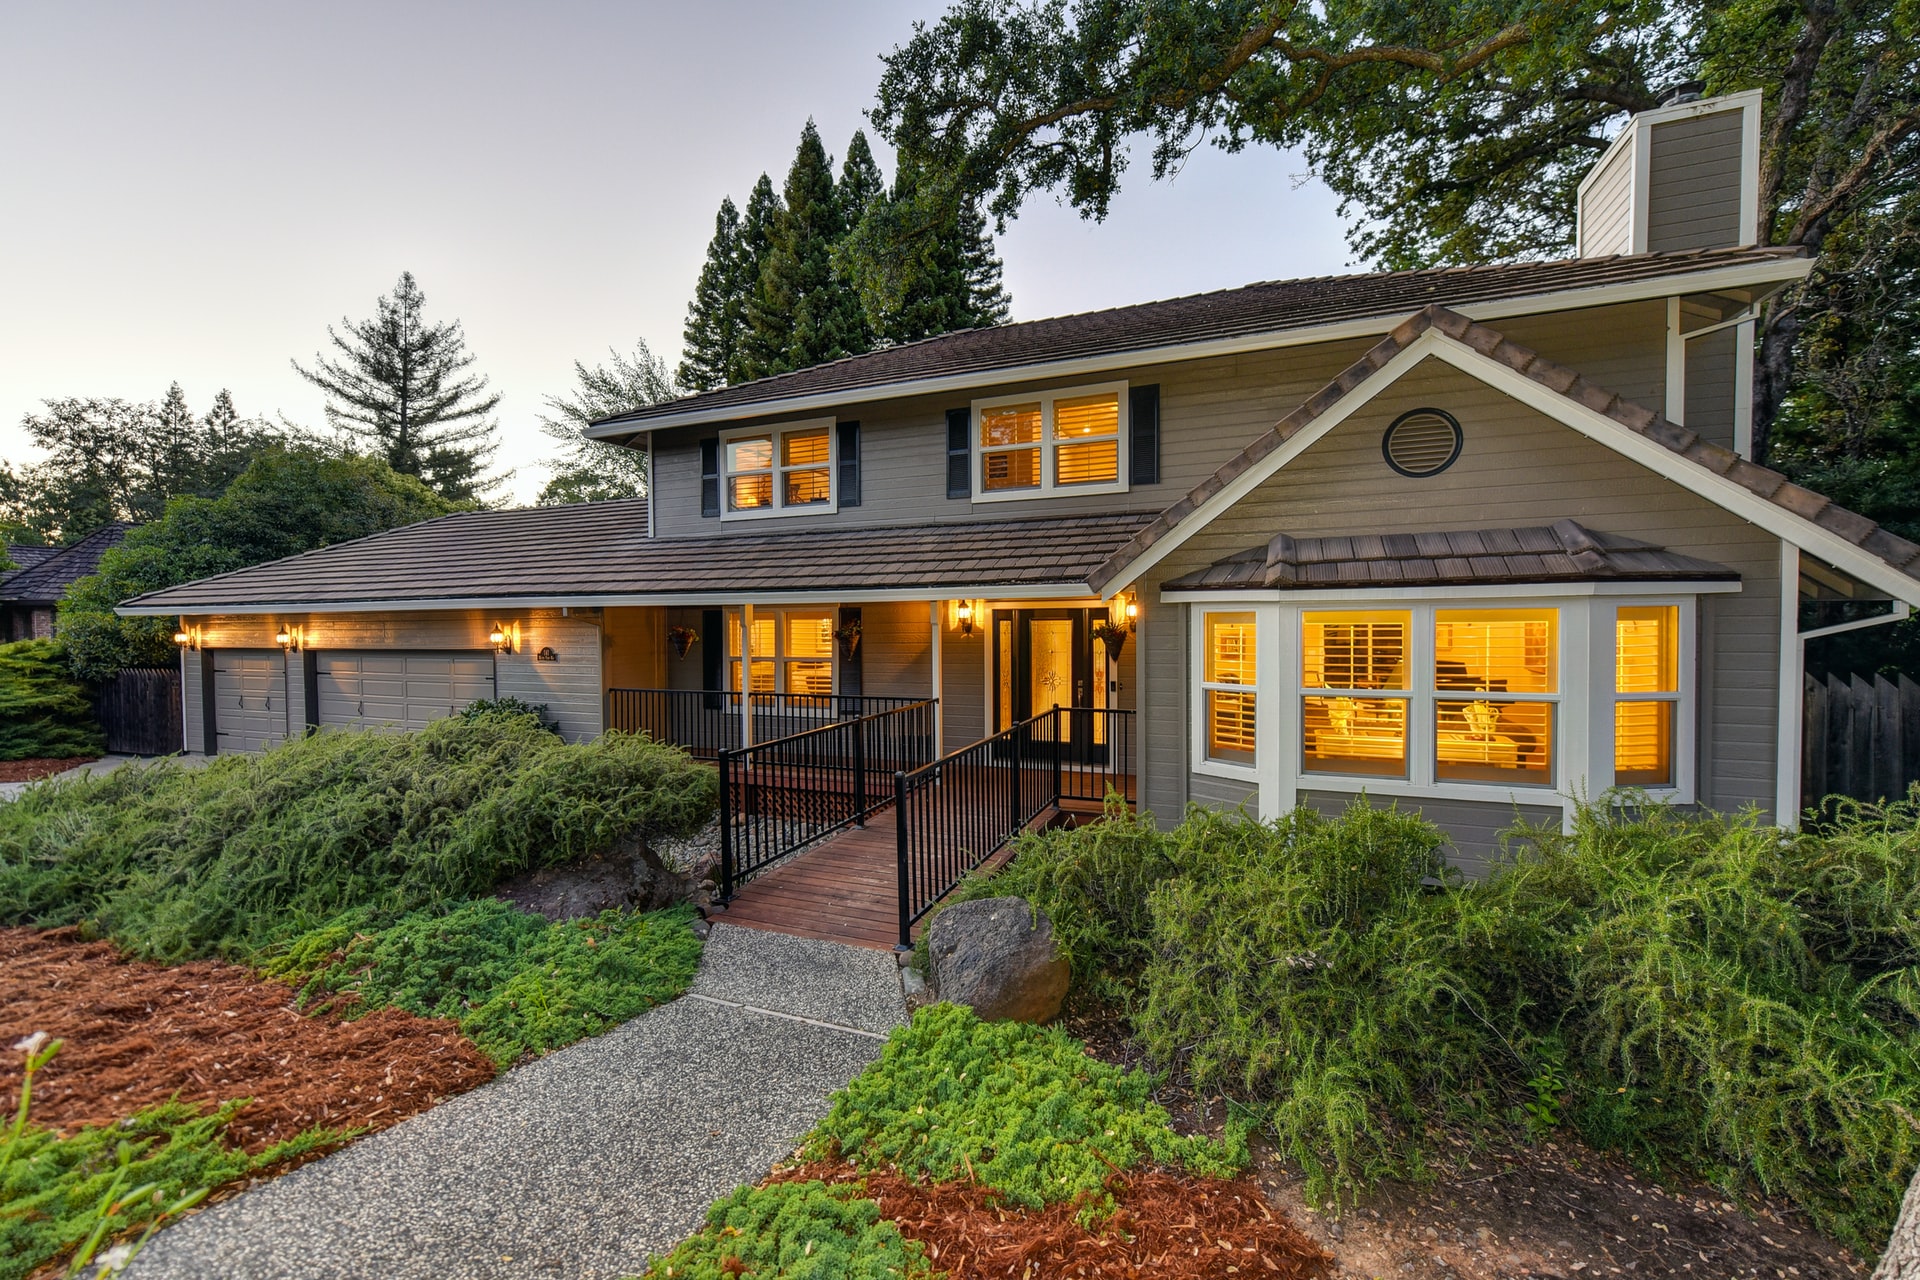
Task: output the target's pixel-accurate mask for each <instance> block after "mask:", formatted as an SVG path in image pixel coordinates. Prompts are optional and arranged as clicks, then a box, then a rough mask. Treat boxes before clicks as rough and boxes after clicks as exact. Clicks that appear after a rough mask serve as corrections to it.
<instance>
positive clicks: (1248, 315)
mask: <svg viewBox="0 0 1920 1280" xmlns="http://www.w3.org/2000/svg"><path fill="white" fill-rule="evenodd" d="M1799 256H1801V255H1800V251H1799V250H1797V249H1782V248H1767V249H1696V250H1688V251H1686V252H1681V253H1648V254H1638V255H1636V256H1633V257H1611V258H1570V259H1566V260H1563V261H1559V262H1520V263H1501V264H1492V265H1484V266H1472V267H1437V268H1431V269H1428V270H1424V271H1389V272H1376V273H1372V274H1365V275H1351V276H1320V277H1317V278H1314V279H1307V280H1276V281H1269V282H1267V283H1263V284H1250V285H1246V286H1244V287H1242V288H1238V289H1223V290H1219V291H1217V292H1214V293H1200V294H1193V295H1191V296H1189V297H1184V298H1171V299H1167V300H1164V301H1160V302H1145V303H1139V304H1137V305H1134V306H1128V307H1115V308H1113V309H1112V310H1108V311H1089V312H1083V313H1081V314H1079V315H1069V316H1056V317H1053V318H1050V319H1046V320H1029V321H1024V322H1022V323H1019V324H1003V325H995V326H992V327H990V328H985V329H964V330H961V331H959V332H956V333H947V334H941V335H940V336H939V337H935V338H926V339H923V340H921V341H919V342H909V343H904V344H902V345H900V346H897V347H889V348H887V349H885V350H882V351H870V352H867V353H866V354H864V355H857V356H848V357H847V358H845V359H843V360H834V361H830V362H828V363H826V364H817V365H811V366H809V367H807V368H805V369H796V370H794V371H793V372H792V373H783V374H778V375H775V376H774V377H770V378H760V379H757V380H755V381H753V382H741V383H736V384H735V385H733V386H730V387H721V388H719V389H718V390H715V391H707V392H702V393H701V394H699V395H693V396H684V397H682V398H680V399H678V400H666V401H662V402H661V403H659V404H654V405H648V406H646V407H645V408H642V409H636V410H634V411H632V412H631V413H622V414H616V415H614V416H612V417H610V418H605V419H602V420H601V421H600V422H599V423H596V424H594V425H595V426H596V427H598V426H610V425H617V424H632V425H633V426H634V427H635V428H636V429H641V428H644V427H646V426H647V425H648V424H649V423H650V422H652V421H654V420H656V419H661V418H673V417H676V416H679V415H681V414H686V413H696V412H705V411H718V410H724V409H731V408H738V409H740V410H741V411H742V415H743V416H744V415H745V414H746V413H747V412H748V411H750V410H751V409H752V408H753V407H754V406H758V405H762V404H765V405H767V406H768V408H769V409H770V410H771V409H777V408H778V402H780V401H782V400H791V399H795V398H797V397H800V396H810V395H819V394H829V393H836V392H843V391H846V392H851V391H860V390H870V389H873V388H879V387H885V386H887V385H888V384H890V383H896V382H911V381H919V380H922V379H927V378H941V377H952V376H963V375H970V374H988V373H992V372H993V371H995V370H998V369H1009V368H1015V367H1019V366H1027V365H1036V364H1046V363H1050V362H1055V361H1063V360H1073V359H1079V358H1085V357H1092V356H1104V355H1113V354H1119V353H1124V352H1128V351H1145V350H1152V349H1157V348H1162V347H1173V346H1183V345H1187V344H1191V343H1199V342H1210V341H1219V340H1224V339H1232V338H1240V337H1246V336H1249V335H1253V334H1260V333H1277V332H1284V331H1286V330H1290V329H1307V328H1312V327H1314V326H1317V325H1325V324H1333V323H1337V322H1340V321H1346V320H1361V319H1368V318H1373V317H1379V318H1382V319H1392V318H1394V317H1398V316H1404V315H1406V314H1408V313H1409V312H1413V311H1418V310H1419V309H1420V308H1422V307H1425V306H1428V305H1431V304H1434V303H1445V304H1446V305H1449V306H1456V307H1458V306H1471V305H1473V304H1474V303H1479V302H1489V301H1494V300H1497V299H1502V298H1518V297H1531V296H1533V295H1535V294H1547V293H1559V292H1565V291H1568V290H1573V289H1585V288H1597V287H1601V286H1604V285H1612V284H1621V283H1627V282H1632V281H1638V280H1651V279H1659V278H1662V277H1667V276H1677V275H1684V274H1687V273H1690V272H1699V271H1708V270H1713V269H1715V268H1718V267H1726V266H1737V265H1741V264H1754V263H1765V262H1773V261H1779V260H1781V259H1783V258H1797V257H1799ZM616 434H617V433H616Z"/></svg>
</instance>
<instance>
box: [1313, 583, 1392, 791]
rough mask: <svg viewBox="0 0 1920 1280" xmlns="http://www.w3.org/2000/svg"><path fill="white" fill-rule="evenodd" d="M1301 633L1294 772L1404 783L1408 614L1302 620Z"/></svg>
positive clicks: (1364, 613) (1379, 612)
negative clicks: (1299, 741) (1297, 767)
mask: <svg viewBox="0 0 1920 1280" xmlns="http://www.w3.org/2000/svg"><path fill="white" fill-rule="evenodd" d="M1302 630H1303V634H1302V637H1301V639H1302V644H1301V653H1302V658H1303V662H1302V669H1301V678H1300V685H1301V688H1302V689H1304V690H1307V692H1306V693H1305V694H1304V695H1303V697H1302V698H1301V704H1300V726H1301V734H1302V737H1303V751H1302V758H1301V768H1302V770H1303V771H1305V772H1307V773H1358V774H1366V775H1369V776H1374V777H1383V778H1404V777H1406V776H1407V705H1408V699H1409V697H1410V690H1409V689H1408V685H1407V674H1408V671H1407V667H1408V661H1409V653H1408V640H1409V638H1410V637H1411V635H1412V632H1413V621H1412V615H1411V614H1409V613H1407V612H1406V611H1405V610H1395V609H1380V610H1372V611H1360V612H1326V613H1308V614H1307V615H1306V616H1305V619H1304V626H1303V629H1302Z"/></svg>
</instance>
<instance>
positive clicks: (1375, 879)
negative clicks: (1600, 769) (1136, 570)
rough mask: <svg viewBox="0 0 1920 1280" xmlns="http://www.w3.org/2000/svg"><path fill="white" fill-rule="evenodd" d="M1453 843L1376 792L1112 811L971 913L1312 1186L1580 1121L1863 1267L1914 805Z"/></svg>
mask: <svg viewBox="0 0 1920 1280" xmlns="http://www.w3.org/2000/svg"><path fill="white" fill-rule="evenodd" d="M1439 845H1440V839H1439V834H1438V832H1437V831H1435V830H1434V829H1433V828H1432V827H1430V826H1428V825H1427V824H1425V823H1424V822H1422V821H1420V820H1419V819H1418V818H1415V817H1413V816H1410V815H1408V814H1403V813H1397V812H1395V811H1393V810H1383V809H1378V808H1374V807H1372V806H1370V805H1369V804H1368V803H1367V802H1366V801H1365V800H1364V798H1363V799H1362V800H1360V801H1358V802H1356V803H1355V804H1354V805H1353V806H1352V807H1351V808H1350V809H1349V810H1348V811H1347V812H1346V813H1345V814H1343V815H1341V816H1340V817H1338V818H1335V819H1327V818H1322V817H1320V816H1318V815H1315V814H1313V813H1310V812H1307V811H1305V810H1301V811H1297V812H1295V813H1292V814H1289V815H1287V816H1286V817H1284V818H1281V819H1279V820H1277V821H1275V822H1271V823H1260V822H1255V821H1252V820H1250V819H1248V818H1246V817H1244V816H1233V815H1220V814H1214V813H1205V812H1201V811H1195V812H1193V813H1192V814H1190V815H1189V816H1188V818H1187V820H1186V821H1185V822H1184V823H1183V824H1182V825H1181V827H1180V828H1178V829H1177V830H1175V831H1172V832H1168V833H1164V834H1163V833H1159V832H1157V831H1155V830H1154V828H1153V827H1152V826H1151V823H1150V821H1149V820H1146V819H1140V820H1133V819H1127V818H1118V819H1109V820H1108V821H1107V822H1104V823H1099V824H1094V825H1092V826H1089V827H1086V828H1082V829H1080V830H1075V831H1058V832H1052V833H1048V834H1046V835H1043V836H1038V837H1033V838H1030V839H1028V840H1027V841H1025V842H1024V843H1023V844H1022V845H1021V846H1020V848H1019V852H1018V856H1017V857H1016V859H1015V860H1014V862H1013V863H1012V864H1011V865H1010V866H1009V867H1008V868H1007V869H1006V870H1005V871H1004V872H1002V874H1001V875H1000V876H998V877H996V878H995V879H994V880H992V881H990V882H986V883H982V884H969V885H967V886H965V887H964V888H963V890H962V893H963V894H971V895H975V896H978V895H980V894H985V893H1009V892H1011V893H1019V894H1021V895H1022V896H1025V897H1027V898H1028V899H1029V900H1030V901H1032V902H1033V903H1034V904H1035V905H1037V906H1039V907H1041V908H1042V909H1044V910H1045V911H1047V912H1048V914H1049V915H1050V916H1052V917H1053V919H1054V921H1055V923H1056V928H1057V929H1058V931H1059V933H1060V936H1061V939H1062V946H1063V948H1065V949H1066V950H1067V951H1068V952H1069V953H1070V954H1071V956H1072V958H1073V962H1074V965H1075V982H1076V986H1077V987H1079V989H1080V994H1081V996H1082V997H1092V998H1096V999H1107V1000H1115V999H1117V1000H1118V1002H1119V1004H1120V1006H1121V1007H1122V1008H1124V1009H1125V1010H1127V1011H1128V1012H1130V1014H1131V1016H1132V1018H1133V1022H1134V1027H1135V1030H1136V1032H1137V1033H1138V1035H1139V1036H1140V1038H1141V1040H1142V1041H1143V1042H1144V1044H1145V1045H1146V1047H1147V1049H1148V1050H1149V1053H1150V1055H1151V1056H1152V1058H1153V1060H1155V1061H1156V1062H1157V1063H1159V1064H1161V1065H1163V1066H1173V1065H1176V1064H1184V1065H1185V1066H1186V1067H1187V1068H1188V1069H1189V1070H1190V1071H1191V1073H1192V1075H1193V1077H1194V1079H1195V1080H1196V1081H1197V1082H1198V1083H1199V1084H1200V1085H1201V1086H1202V1087H1208V1088H1217V1089H1219V1090H1221V1091H1223V1092H1225V1093H1226V1094H1227V1095H1228V1096H1230V1097H1232V1098H1234V1099H1236V1100H1238V1101H1239V1102H1241V1103H1243V1104H1244V1105H1246V1106H1247V1107H1249V1108H1251V1109H1252V1110H1253V1111H1254V1113H1255V1114H1257V1115H1258V1116H1259V1117H1260V1118H1261V1119H1262V1120H1263V1121H1264V1122H1265V1123H1266V1124H1267V1125H1268V1126H1270V1127H1271V1129H1272V1130H1273V1132H1274V1134H1275V1135H1276V1137H1277V1138H1278V1139H1279V1141H1280V1143H1281V1144H1282V1147H1283V1149H1284V1150H1286V1151H1287V1152H1288V1153H1289V1154H1290V1155H1291V1156H1292V1157H1293V1158H1294V1159H1295V1160H1296V1161H1298V1162H1299V1163H1300V1164H1301V1165H1302V1166H1303V1167H1304V1168H1305V1170H1306V1171H1307V1173H1308V1175H1309V1193H1310V1194H1312V1195H1314V1196H1331V1197H1335V1198H1340V1197H1344V1196H1346V1195H1348V1194H1350V1193H1351V1192H1352V1191H1353V1190H1355V1189H1356V1188H1357V1187H1359V1186H1361V1185H1363V1184H1365V1183H1366V1182H1368V1181H1369V1180H1371V1179H1373V1178H1375V1177H1378V1176H1380V1175H1382V1174H1386V1173H1389V1172H1392V1173H1418V1172H1419V1171H1420V1169H1421V1168H1422V1166H1423V1164H1424V1162H1425V1161H1427V1160H1429V1159H1431V1158H1433V1157H1434V1156H1435V1155H1436V1153H1438V1152H1439V1151H1440V1150H1442V1147H1441V1146H1440V1143H1441V1141H1442V1138H1441V1136H1440V1133H1439V1129H1440V1128H1441V1127H1442V1125H1443V1124H1444V1123H1447V1122H1451V1123H1452V1124H1453V1125H1456V1126H1463V1127H1465V1128H1467V1129H1469V1130H1471V1131H1473V1132H1474V1133H1475V1134H1476V1135H1477V1136H1478V1137H1479V1138H1480V1139H1481V1140H1486V1141H1499V1140H1510V1139H1514V1138H1517V1137H1519V1136H1520V1135H1521V1134H1522V1133H1523V1132H1525V1133H1529V1134H1533V1135H1538V1134H1540V1133H1542V1132H1544V1131H1547V1130H1550V1129H1551V1128H1553V1127H1554V1126H1556V1125H1558V1124H1562V1123H1566V1124H1571V1125H1573V1126H1574V1127H1575V1128H1576V1129H1577V1130H1578V1131H1579V1132H1580V1133H1581V1134H1582V1136H1584V1137H1585V1138H1586V1139H1587V1140H1589V1141H1590V1142H1593V1143H1594V1144H1596V1145H1598V1146H1601V1147H1605V1148H1610V1149H1616V1150H1621V1151H1625V1152H1628V1153H1630V1154H1632V1155H1633V1156H1635V1157H1636V1158H1637V1159H1639V1160H1641V1161H1642V1162H1644V1163H1646V1164H1649V1165H1652V1166H1654V1167H1656V1168H1665V1169H1670V1170H1682V1171H1686V1172H1689V1173H1693V1174H1700V1175H1705V1176H1707V1177H1710V1178H1713V1179H1715V1180H1717V1181H1719V1182H1720V1183H1721V1184H1722V1185H1725V1186H1727V1187H1728V1188H1729V1189H1742V1188H1759V1189H1762V1190H1764V1191H1766V1192H1769V1193H1772V1194H1778V1195H1784V1196H1787V1197H1790V1198H1791V1199H1792V1200H1794V1201H1795V1202H1796V1203H1798V1204H1799V1205H1801V1206H1802V1207H1803V1208H1805V1209H1806V1210H1807V1211H1808V1213H1809V1214H1810V1215H1811V1216H1812V1218H1813V1220H1814V1221H1815V1222H1816V1223H1817V1224H1818V1225H1819V1226H1820V1227H1821V1229H1823V1230H1825V1231H1827V1232H1828V1233H1830V1234H1832V1235H1833V1236H1835V1237H1836V1238H1837V1239H1839V1240H1841V1241H1842V1242H1844V1243H1848V1244H1852V1245H1854V1246H1855V1247H1858V1248H1862V1249H1864V1250H1866V1251H1868V1252H1871V1251H1872V1250H1874V1249H1876V1248H1878V1247H1879V1245H1880V1243H1881V1242H1882V1241H1883V1240H1884V1239H1885V1235H1886V1232H1887V1230H1888V1228H1889V1227H1890V1226H1891V1224H1892V1222H1893V1219H1894V1217H1895V1216H1896V1214H1897V1212H1898V1209H1899V1204H1900V1198H1901V1195H1902V1193H1903V1192H1904V1189H1905V1186H1906V1183H1907V1179H1908V1178H1909V1176H1910V1175H1911V1174H1912V1173H1913V1170H1914V1166H1915V1163H1916V1160H1917V1159H1920V1143H1916V1135H1915V1132H1914V1128H1913V1124H1912V1122H1911V1121H1910V1117H1913V1116H1920V799H1915V800H1909V801H1907V802H1903V803H1901V804H1897V805H1892V806H1888V807H1886V808H1883V809H1874V808H1867V807H1863V806H1852V807H1850V808H1848V809H1846V810H1845V811H1844V812H1842V813H1841V814H1840V816H1839V818H1838V819H1837V820H1836V821H1835V822H1833V823H1832V824H1831V825H1829V826H1828V827H1826V828H1825V829H1823V830H1821V831H1817V832H1803V833H1799V834H1795V835H1783V834H1782V833H1781V832H1780V831H1778V830H1777V829H1775V828H1772V827H1768V826H1765V825H1763V824H1761V823H1760V822H1759V821H1758V819H1757V817H1755V816H1754V815H1751V814H1749V815H1745V816H1741V817H1737V818H1729V817H1725V816H1721V815H1715V814H1711V813H1701V814H1695V813H1682V812H1678V811H1674V810H1670V809H1665V808H1661V807H1658V806H1650V807H1644V808H1640V809H1637V810H1633V811H1631V812H1629V811H1623V810H1619V809H1610V808H1605V807H1597V806H1596V807H1587V808H1583V809H1582V810H1581V811H1580V814H1579V817H1578V820H1577V822H1576V823H1575V825H1574V828H1573V830H1572V831H1571V832H1570V833H1565V834H1563V833H1562V832H1561V831H1560V830H1559V829H1558V828H1557V827H1555V828H1553V829H1551V830H1523V831H1518V832H1516V839H1515V841H1514V844H1513V856H1512V858H1511V859H1510V860H1509V861H1508V862H1507V863H1506V864H1503V865H1502V866H1501V867H1499V868H1498V869H1496V871H1495V873H1494V874H1493V875H1492V876H1491V877H1490V878H1489V879H1488V880H1486V881H1485V882H1481V883H1466V882H1463V881H1461V880H1460V879H1459V878H1458V876H1456V875H1454V874H1452V873H1451V872H1448V871H1447V870H1445V868H1444V867H1443V866H1442V864H1441V861H1440V858H1439Z"/></svg>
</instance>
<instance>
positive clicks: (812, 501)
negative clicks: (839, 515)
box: [720, 418, 835, 520]
mask: <svg viewBox="0 0 1920 1280" xmlns="http://www.w3.org/2000/svg"><path fill="white" fill-rule="evenodd" d="M833 434H834V433H833V420H832V419H830V418H820V419H815V420H814V421H811V422H790V423H786V424H785V425H782V426H777V427H750V428H744V429H741V430H738V431H729V432H723V433H722V434H721V436H720V467H721V476H720V486H721V489H720V491H721V495H722V507H723V509H722V512H721V515H722V517H723V518H725V519H729V520H739V519H750V518H753V517H759V516H774V515H807V514H817V513H823V512H830V511H832V510H833V509H834V497H835V495H834V491H833V474H834V462H835V458H834V439H833Z"/></svg>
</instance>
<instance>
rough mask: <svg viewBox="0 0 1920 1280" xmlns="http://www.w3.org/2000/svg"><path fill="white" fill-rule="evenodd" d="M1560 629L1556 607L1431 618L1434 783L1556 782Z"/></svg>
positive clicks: (1442, 612) (1444, 612) (1443, 613)
mask: <svg viewBox="0 0 1920 1280" xmlns="http://www.w3.org/2000/svg"><path fill="white" fill-rule="evenodd" d="M1559 626H1560V611H1559V610H1558V609H1439V610H1436V611H1435V612H1434V616H1433V687H1434V706H1433V724H1434V769H1433V775H1434V777H1435V778H1436V779H1439V780H1442V781H1455V782H1512V783H1517V784H1522V785H1527V786H1551V785H1552V784H1553V780H1554V779H1553V756H1554V752H1553V730H1554V723H1553V722H1554V703H1555V698H1554V695H1555V694H1557V693H1558V692H1559V674H1560V668H1559V660H1558V654H1557V653H1556V649H1557V647H1558V640H1559V635H1558V632H1559ZM1467 694H1471V695H1474V696H1471V697H1465V696H1462V695H1467ZM1487 695H1499V696H1491V697H1490V696H1487Z"/></svg>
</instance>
